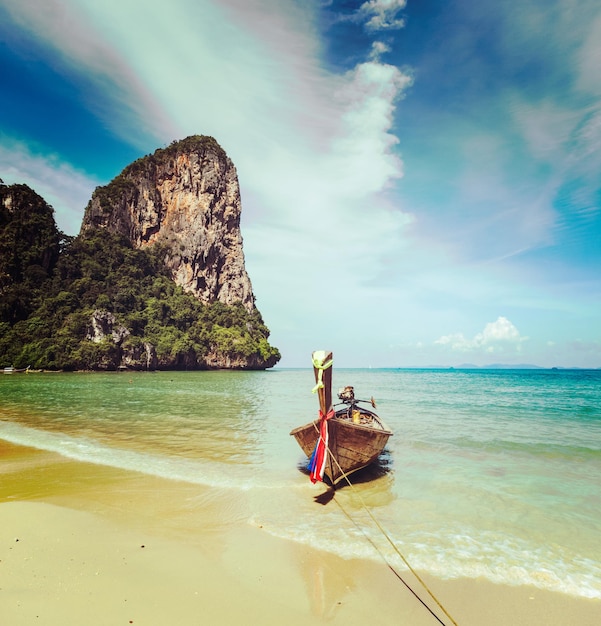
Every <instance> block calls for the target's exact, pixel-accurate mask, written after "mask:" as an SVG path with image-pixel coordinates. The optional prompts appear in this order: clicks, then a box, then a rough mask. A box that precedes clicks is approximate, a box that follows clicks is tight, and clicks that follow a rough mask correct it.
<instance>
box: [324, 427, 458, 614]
mask: <svg viewBox="0 0 601 626" xmlns="http://www.w3.org/2000/svg"><path fill="white" fill-rule="evenodd" d="M314 426H315V428H317V426H316V425H315V424H314ZM318 432H319V431H318ZM327 452H328V455H329V457H330V459H331V460H332V461H334V463H335V464H336V465H337V466H338V469H339V470H340V472H341V473H342V477H343V478H344V480H346V482H347V483H348V485H349V486H350V488H351V490H352V491H353V495H355V496H357V498H359V501H360V503H361V506H362V507H363V508H364V509H365V511H366V513H367V514H368V515H369V517H370V518H371V520H372V522H373V523H374V524H375V525H376V527H377V528H378V530H379V531H380V532H381V533H382V534H383V535H384V537H385V538H386V539H387V541H388V543H389V544H390V545H391V546H392V549H393V550H394V551H395V552H396V553H397V555H398V556H399V557H400V559H401V560H402V561H403V563H404V564H405V565H406V566H407V568H408V569H409V571H410V572H411V573H412V574H413V576H414V577H415V578H416V580H417V581H418V582H419V583H420V584H421V586H422V587H423V588H424V589H425V590H426V592H427V593H428V595H429V596H430V597H431V598H432V600H434V602H435V603H436V604H437V605H438V607H439V608H440V610H441V611H442V612H443V613H444V614H445V615H446V616H447V617H448V618H449V619H450V620H451V623H452V624H453V626H459V625H458V624H457V622H456V621H455V620H454V619H453V617H452V616H451V615H450V613H449V612H448V611H447V610H446V609H445V607H444V606H443V605H442V603H441V602H440V600H439V599H438V598H437V597H436V596H435V595H434V593H433V592H432V590H431V589H430V587H428V585H427V584H426V582H425V581H424V580H423V579H422V577H421V576H420V575H419V574H418V573H417V572H416V571H415V570H414V569H413V567H412V566H411V564H410V563H409V561H408V560H407V559H406V558H405V557H404V556H403V554H402V553H401V551H400V550H399V549H398V547H397V546H396V544H395V543H394V541H393V540H392V538H391V537H390V535H389V534H388V533H387V532H386V530H385V529H384V527H383V526H382V524H380V522H379V521H378V520H377V519H376V518H375V516H374V514H373V513H372V512H371V511H370V510H369V507H368V506H367V505H366V504H365V501H364V500H363V498H362V497H361V495H360V494H359V492H358V491H357V489H355V486H354V485H353V483H352V482H351V481H350V479H349V477H348V475H347V474H346V472H345V471H344V470H343V469H342V467H340V464H339V463H338V460H337V459H336V458H335V456H334V455H333V454H332V451H331V450H330V448H329V447H327ZM332 488H333V489H334V486H333V485H332ZM334 499H335V501H336V504H337V505H338V506H339V507H340V509H341V510H342V512H343V513H344V514H345V515H346V516H347V517H348V518H349V520H350V521H351V522H352V523H353V524H354V525H355V526H356V527H357V529H358V530H359V531H360V532H361V534H362V535H363V536H364V537H365V538H366V539H367V540H368V541H369V542H370V543H371V545H372V546H373V547H374V549H375V550H376V552H378V554H379V555H380V556H381V557H382V559H383V560H384V562H385V563H386V565H388V567H389V568H390V570H391V571H392V572H393V573H394V575H395V576H396V577H397V578H398V579H399V580H400V581H401V582H402V583H403V584H404V585H405V587H407V589H409V591H410V592H411V593H412V594H413V595H414V596H415V597H416V598H417V600H419V602H420V603H421V604H422V605H423V606H424V607H425V608H426V609H427V610H428V612H429V613H430V614H431V615H432V616H433V617H434V619H436V620H437V621H438V622H439V623H440V624H442V626H446V625H445V623H444V622H443V621H442V620H441V619H440V617H439V616H438V615H436V613H435V612H434V611H433V610H432V609H431V608H430V607H429V606H428V605H427V604H426V602H424V600H423V599H422V598H420V596H419V595H418V594H417V592H416V591H415V590H414V589H413V588H412V587H411V586H410V585H409V583H407V581H405V580H404V578H403V577H402V576H401V575H400V574H399V572H397V571H396V569H395V568H394V567H393V566H392V565H391V564H390V563H389V562H388V559H387V558H386V556H385V555H384V554H383V552H382V551H381V550H380V549H379V548H378V546H377V545H376V544H375V542H374V541H373V540H372V539H371V538H370V537H368V536H367V534H366V533H365V531H364V530H363V528H361V526H360V525H359V524H358V523H357V522H356V521H355V520H354V519H353V518H352V516H351V515H350V513H348V511H346V509H345V508H344V507H343V506H342V504H341V503H340V502H339V500H338V498H334Z"/></svg>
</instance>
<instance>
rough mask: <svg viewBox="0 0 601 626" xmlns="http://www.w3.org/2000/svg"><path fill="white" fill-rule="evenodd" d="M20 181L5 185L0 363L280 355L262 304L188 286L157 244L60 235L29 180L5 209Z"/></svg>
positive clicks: (182, 365)
mask: <svg viewBox="0 0 601 626" xmlns="http://www.w3.org/2000/svg"><path fill="white" fill-rule="evenodd" d="M15 187H17V186H14V185H13V186H11V187H7V186H5V185H0V302H1V304H0V366H8V365H14V366H15V367H27V366H31V367H32V368H34V369H39V368H43V369H64V370H73V369H92V370H93V369H116V368H118V367H122V366H126V367H131V368H134V369H147V368H150V369H154V368H165V369H167V368H172V369H205V368H211V367H231V368H248V369H264V368H266V367H272V366H273V365H275V363H277V362H278V361H279V358H280V354H279V352H278V350H277V349H276V348H273V347H272V346H271V345H270V344H269V343H268V337H269V330H268V329H267V327H266V326H265V324H264V323H263V320H262V318H261V314H260V313H259V311H258V310H257V309H253V311H252V312H249V311H247V310H246V309H245V308H244V307H243V306H242V304H240V305H234V306H226V305H224V304H221V303H219V302H215V303H213V304H210V305H204V304H202V303H201V302H200V301H199V300H197V299H196V298H195V297H194V296H192V295H190V294H187V293H184V291H183V290H182V289H181V288H180V287H178V286H177V285H176V284H175V283H174V282H173V281H172V280H171V278H170V276H169V274H168V272H167V270H166V268H165V265H164V263H163V258H164V250H161V249H160V248H157V247H156V246H153V247H149V248H146V249H141V250H140V249H138V250H136V249H133V248H132V247H131V245H130V244H129V243H128V242H127V241H126V240H125V239H123V238H120V237H118V236H116V235H112V234H110V233H108V232H107V231H106V230H104V229H91V230H89V231H87V232H86V233H85V235H80V236H78V237H76V238H68V237H65V236H64V235H61V233H60V232H59V231H58V230H57V228H56V226H55V224H54V218H53V216H52V209H51V207H49V206H48V205H47V204H46V203H45V202H44V201H43V200H42V199H41V198H39V196H37V194H34V192H32V191H31V190H30V189H29V188H25V190H23V189H20V190H18V191H23V193H25V195H26V196H27V202H26V201H25V200H26V199H25V198H24V197H21V198H20V208H19V210H9V209H7V208H6V206H5V200H6V198H7V197H8V196H9V194H10V193H13V194H14V192H15ZM18 187H19V188H22V187H25V186H18ZM28 193H31V194H33V195H31V197H29V195H28ZM11 198H12V196H11ZM35 198H37V199H38V200H39V201H40V202H38V203H37V205H36V204H35V202H33V200H35ZM30 199H31V200H32V201H29V200H30ZM11 202H12V206H13V207H14V206H15V202H14V199H12V200H11ZM36 202H37V200H36ZM24 206H25V207H26V208H25V209H23V207H24ZM48 215H50V217H51V222H50V221H49V220H48ZM59 244H61V248H62V249H61V250H60V255H59Z"/></svg>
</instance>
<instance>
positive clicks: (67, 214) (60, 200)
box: [0, 137, 99, 235]
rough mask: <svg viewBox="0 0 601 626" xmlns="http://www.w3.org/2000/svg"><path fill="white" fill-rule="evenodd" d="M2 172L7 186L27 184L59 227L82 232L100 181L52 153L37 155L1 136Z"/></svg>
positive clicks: (67, 230)
mask: <svg viewBox="0 0 601 626" xmlns="http://www.w3.org/2000/svg"><path fill="white" fill-rule="evenodd" d="M0 172H2V180H4V182H5V184H7V185H11V184H15V183H19V184H26V185H28V186H29V187H31V188H32V189H33V190H34V191H35V192H36V193H38V194H39V195H40V196H42V197H43V198H44V200H46V202H48V204H50V205H51V206H52V207H53V208H54V211H55V216H54V217H55V220H56V222H57V225H58V227H59V228H60V229H61V230H62V231H64V232H65V233H67V234H69V235H74V234H76V233H77V232H78V231H79V227H80V225H81V219H82V216H83V211H84V209H85V207H86V205H87V204H88V201H89V199H90V198H91V196H92V192H93V191H94V188H95V187H96V186H97V185H98V184H99V183H98V181H96V180H94V179H92V178H90V177H89V176H87V175H86V174H84V173H83V172H80V171H78V170H77V169H75V168H74V167H73V166H71V165H70V164H68V163H64V162H62V161H61V160H60V159H59V158H58V157H57V156H56V155H53V154H35V153H33V152H32V151H31V149H30V148H29V147H28V146H26V145H25V144H24V143H22V142H19V141H16V140H14V139H10V138H7V137H0Z"/></svg>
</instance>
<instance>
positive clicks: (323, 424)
mask: <svg viewBox="0 0 601 626" xmlns="http://www.w3.org/2000/svg"><path fill="white" fill-rule="evenodd" d="M334 415H335V413H334V409H330V410H329V411H328V413H327V415H324V414H323V412H322V411H321V409H320V410H319V439H318V440H317V443H316V444H315V449H314V450H313V454H312V455H311V460H310V461H309V471H310V472H311V475H310V478H311V482H312V483H316V482H317V481H318V480H319V481H323V475H324V472H325V469H326V460H327V458H328V454H327V453H328V420H329V419H331V418H332V417H334Z"/></svg>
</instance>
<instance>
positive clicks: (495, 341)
mask: <svg viewBox="0 0 601 626" xmlns="http://www.w3.org/2000/svg"><path fill="white" fill-rule="evenodd" d="M527 339H528V337H522V336H521V335H520V332H519V331H518V329H517V328H516V327H515V326H514V325H513V324H512V323H511V322H510V321H509V320H508V319H507V318H506V317H502V316H500V317H499V318H498V319H497V321H496V322H489V323H488V324H486V326H485V327H484V330H483V331H482V332H480V333H477V334H476V335H475V336H474V337H473V338H471V339H470V338H467V337H465V336H464V334H463V333H454V334H451V335H445V336H443V337H440V338H439V339H437V340H436V341H435V342H434V343H435V344H436V345H439V346H444V347H446V348H449V349H450V350H452V351H454V352H475V351H478V352H486V353H489V354H492V353H497V352H505V351H506V350H507V349H509V348H511V349H514V350H516V351H519V350H520V346H521V344H522V343H523V342H524V341H527Z"/></svg>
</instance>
